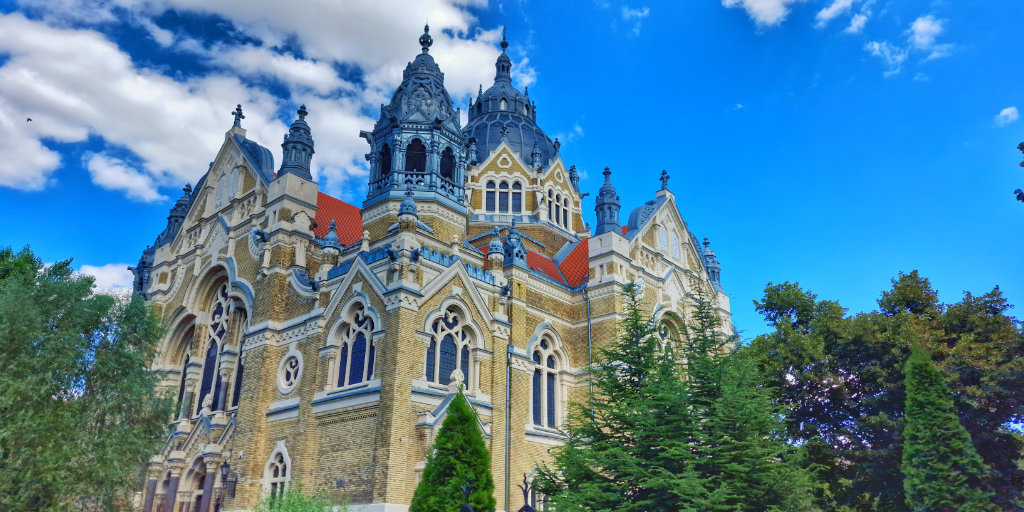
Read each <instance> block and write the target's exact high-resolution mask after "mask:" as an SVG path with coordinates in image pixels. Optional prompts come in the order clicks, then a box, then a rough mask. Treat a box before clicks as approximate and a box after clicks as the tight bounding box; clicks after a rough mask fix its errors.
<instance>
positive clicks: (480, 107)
mask: <svg viewBox="0 0 1024 512" xmlns="http://www.w3.org/2000/svg"><path fill="white" fill-rule="evenodd" d="M483 111H484V103H483V102H482V101H478V102H476V113H477V114H481V113H483Z"/></svg>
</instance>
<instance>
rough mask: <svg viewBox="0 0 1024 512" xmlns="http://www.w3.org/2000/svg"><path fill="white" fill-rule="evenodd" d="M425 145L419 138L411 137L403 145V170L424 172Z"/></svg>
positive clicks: (425, 168) (425, 165) (425, 166)
mask: <svg viewBox="0 0 1024 512" xmlns="http://www.w3.org/2000/svg"><path fill="white" fill-rule="evenodd" d="M426 170H427V147H426V146H424V145H423V141H421V140H420V139H412V141H410V142H409V145H408V146H406V147H405V172H426Z"/></svg>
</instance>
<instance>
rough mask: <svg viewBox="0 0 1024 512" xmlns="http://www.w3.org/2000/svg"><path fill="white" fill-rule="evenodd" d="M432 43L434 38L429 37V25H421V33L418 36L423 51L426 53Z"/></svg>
mask: <svg viewBox="0 0 1024 512" xmlns="http://www.w3.org/2000/svg"><path fill="white" fill-rule="evenodd" d="M432 44H434V38H432V37H430V25H423V35H422V36H420V46H421V47H422V48H423V53H427V51H428V50H430V45H432Z"/></svg>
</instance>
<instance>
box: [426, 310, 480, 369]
mask: <svg viewBox="0 0 1024 512" xmlns="http://www.w3.org/2000/svg"><path fill="white" fill-rule="evenodd" d="M471 341H472V338H471V336H470V333H469V332H468V331H467V329H466V327H465V325H464V322H463V319H462V314H461V313H460V312H458V311H456V310H455V309H454V308H448V309H447V310H446V311H445V312H444V315H443V316H442V317H441V318H438V319H437V320H434V323H433V324H431V337H430V342H429V343H428V344H427V358H426V365H425V367H426V372H425V375H424V377H425V378H426V380H428V381H430V382H435V383H437V384H443V385H447V384H448V383H450V382H451V375H452V372H454V371H455V369H456V368H458V369H459V370H462V374H463V376H464V377H465V383H466V388H467V389H468V388H469V387H470V358H471V356H470V344H471Z"/></svg>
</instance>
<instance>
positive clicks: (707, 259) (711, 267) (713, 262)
mask: <svg viewBox="0 0 1024 512" xmlns="http://www.w3.org/2000/svg"><path fill="white" fill-rule="evenodd" d="M702 253H703V256H704V268H705V269H707V271H708V279H710V280H711V285H712V286H714V287H715V289H716V290H718V291H722V265H721V264H720V263H718V257H717V256H715V251H712V250H711V241H709V240H708V237H704V250H703V251H702Z"/></svg>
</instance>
